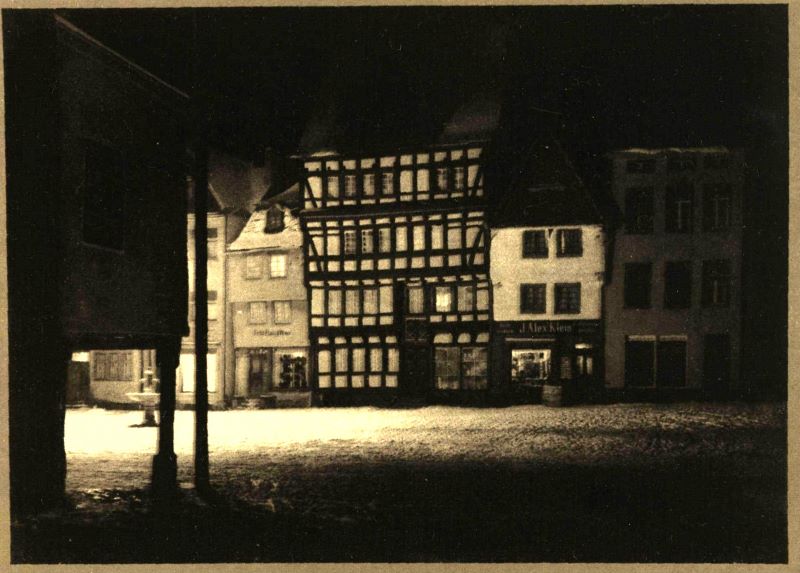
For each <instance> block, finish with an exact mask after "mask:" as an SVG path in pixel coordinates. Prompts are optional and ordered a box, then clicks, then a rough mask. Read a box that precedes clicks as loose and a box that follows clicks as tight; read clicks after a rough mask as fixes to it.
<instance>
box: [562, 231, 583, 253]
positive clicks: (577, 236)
mask: <svg viewBox="0 0 800 573" xmlns="http://www.w3.org/2000/svg"><path fill="white" fill-rule="evenodd" d="M582 237H583V233H582V232H581V230H580V229H559V231H558V234H557V238H558V252H557V254H558V256H559V257H579V256H581V255H582V254H583V238H582Z"/></svg>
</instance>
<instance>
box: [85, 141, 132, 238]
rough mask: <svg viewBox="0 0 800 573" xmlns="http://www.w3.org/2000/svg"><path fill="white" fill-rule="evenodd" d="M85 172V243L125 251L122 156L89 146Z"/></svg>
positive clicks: (90, 143) (99, 147)
mask: <svg viewBox="0 0 800 573" xmlns="http://www.w3.org/2000/svg"><path fill="white" fill-rule="evenodd" d="M84 170H85V171H84V180H85V183H84V189H83V240H84V241H85V242H86V243H88V244H91V245H97V246H100V247H106V248H109V249H116V250H120V251H121V250H123V248H124V244H125V241H124V238H125V194H126V188H125V179H124V168H123V161H122V156H121V155H120V154H119V153H118V152H116V151H114V150H112V149H110V148H108V147H105V146H102V145H99V144H97V143H93V142H87V146H86V156H85V164H84Z"/></svg>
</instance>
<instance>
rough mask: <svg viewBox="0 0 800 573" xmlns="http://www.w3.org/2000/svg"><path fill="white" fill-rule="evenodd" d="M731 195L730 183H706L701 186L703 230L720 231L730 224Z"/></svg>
mask: <svg viewBox="0 0 800 573" xmlns="http://www.w3.org/2000/svg"><path fill="white" fill-rule="evenodd" d="M731 196H732V193H731V187H730V185H706V186H705V187H704V188H703V230H704V231H720V230H722V229H727V228H728V227H730V226H731V202H732V197H731Z"/></svg>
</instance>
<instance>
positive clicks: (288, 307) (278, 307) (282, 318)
mask: <svg viewBox="0 0 800 573" xmlns="http://www.w3.org/2000/svg"><path fill="white" fill-rule="evenodd" d="M272 312H273V316H274V322H275V324H291V322H292V302H291V301H288V300H276V301H275V302H273V303H272Z"/></svg>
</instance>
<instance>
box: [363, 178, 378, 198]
mask: <svg viewBox="0 0 800 573" xmlns="http://www.w3.org/2000/svg"><path fill="white" fill-rule="evenodd" d="M364 195H365V196H366V197H372V196H373V195H375V174H374V173H365V174H364Z"/></svg>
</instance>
